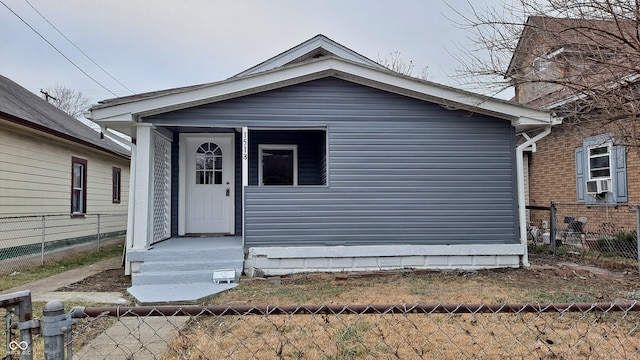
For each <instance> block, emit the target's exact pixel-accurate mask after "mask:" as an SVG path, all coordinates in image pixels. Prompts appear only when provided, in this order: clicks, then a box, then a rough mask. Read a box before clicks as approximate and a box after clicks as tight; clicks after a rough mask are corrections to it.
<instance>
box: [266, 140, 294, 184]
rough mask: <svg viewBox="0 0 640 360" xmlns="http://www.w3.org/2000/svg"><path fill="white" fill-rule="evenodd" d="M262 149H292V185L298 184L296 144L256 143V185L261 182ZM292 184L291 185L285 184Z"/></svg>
mask: <svg viewBox="0 0 640 360" xmlns="http://www.w3.org/2000/svg"><path fill="white" fill-rule="evenodd" d="M264 150H292V151H293V186H298V145H294V144H259V145H258V185H259V186H265V185H264V183H263V182H262V155H263V151H264ZM285 186H292V185H285Z"/></svg>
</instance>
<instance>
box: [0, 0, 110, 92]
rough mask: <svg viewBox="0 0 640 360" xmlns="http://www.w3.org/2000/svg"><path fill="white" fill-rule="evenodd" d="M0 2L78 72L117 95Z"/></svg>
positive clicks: (0, 0) (0, 1)
mask: <svg viewBox="0 0 640 360" xmlns="http://www.w3.org/2000/svg"><path fill="white" fill-rule="evenodd" d="M0 3H1V4H2V5H4V7H6V8H7V9H8V10H9V11H11V13H12V14H13V15H15V16H16V17H17V18H18V19H20V21H22V22H23V23H24V24H25V25H27V26H28V27H29V29H31V30H32V31H33V32H35V33H36V34H37V35H38V36H40V38H42V40H44V41H45V42H46V43H47V44H49V46H51V47H52V48H53V49H54V50H55V51H57V52H58V54H60V55H61V56H62V57H63V58H65V59H66V60H67V61H68V62H69V63H71V65H73V66H74V67H75V68H76V69H78V70H80V72H81V73H83V74H84V75H85V76H86V77H88V78H89V79H91V80H93V82H95V83H96V84H98V85H99V86H100V87H101V88H103V89H105V90H107V91H108V92H109V93H111V94H112V95H113V96H115V97H118V95H116V93H114V92H113V91H111V90H109V89H108V88H107V87H106V86H104V85H102V84H101V83H100V82H99V81H98V80H96V79H94V78H93V77H91V75H89V74H87V72H86V71H84V70H82V68H80V66H78V65H76V64H75V63H74V62H73V61H71V59H69V58H68V57H67V56H66V55H65V54H63V53H62V51H60V50H59V49H58V48H57V47H55V45H53V44H52V43H51V42H50V41H49V40H47V38H45V37H44V36H43V35H42V34H40V33H39V32H38V30H36V29H34V28H33V26H31V25H30V24H29V23H28V22H26V21H25V20H24V19H23V18H21V17H20V15H18V14H17V13H16V12H15V11H13V9H11V8H10V7H9V6H8V5H7V4H5V3H4V1H2V0H0Z"/></svg>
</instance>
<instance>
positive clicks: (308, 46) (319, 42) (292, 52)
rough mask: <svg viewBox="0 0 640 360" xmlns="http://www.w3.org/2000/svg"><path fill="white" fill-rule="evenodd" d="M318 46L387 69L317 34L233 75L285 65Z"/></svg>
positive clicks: (348, 58) (259, 71)
mask: <svg viewBox="0 0 640 360" xmlns="http://www.w3.org/2000/svg"><path fill="white" fill-rule="evenodd" d="M318 48H323V49H325V50H327V51H328V52H330V53H332V54H333V55H335V56H337V57H340V58H343V59H347V60H350V61H353V62H357V63H362V64H364V65H369V66H373V67H379V68H381V69H386V68H385V67H384V66H383V65H380V64H378V63H377V62H375V61H373V60H371V59H369V58H367V57H365V56H362V55H360V54H358V53H356V52H355V51H353V50H351V49H349V48H347V47H344V46H342V45H340V44H338V43H337V42H335V41H333V40H331V39H329V38H327V37H325V36H324V35H317V36H315V37H313V38H312V39H309V40H307V41H305V42H303V43H302V44H300V45H298V46H295V47H293V48H291V49H289V50H287V51H285V52H283V53H281V54H279V55H276V56H274V57H272V58H271V59H269V60H266V61H264V62H262V63H260V64H258V65H256V66H254V67H252V68H250V69H247V70H245V71H243V72H241V73H239V74H237V75H235V76H233V77H234V78H235V77H241V76H247V75H253V74H257V73H261V72H264V71H268V70H273V69H275V68H278V67H281V66H285V65H287V64H289V63H290V62H291V61H293V60H295V59H297V58H299V57H301V56H304V55H306V54H308V53H310V52H312V51H314V50H316V49H318Z"/></svg>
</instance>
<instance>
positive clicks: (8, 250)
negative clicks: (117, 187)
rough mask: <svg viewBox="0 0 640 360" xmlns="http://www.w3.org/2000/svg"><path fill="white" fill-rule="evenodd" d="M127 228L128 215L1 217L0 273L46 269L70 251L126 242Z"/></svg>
mask: <svg viewBox="0 0 640 360" xmlns="http://www.w3.org/2000/svg"><path fill="white" fill-rule="evenodd" d="M126 228H127V214H126V213H119V214H87V215H85V216H83V217H71V216H70V215H69V214H56V215H33V216H13V217H0V273H1V274H7V273H11V272H13V271H18V270H22V269H27V268H29V267H32V266H34V265H43V264H44V263H45V261H48V260H53V259H55V258H59V257H60V256H62V255H64V254H65V251H66V250H68V249H70V248H75V247H84V248H85V249H91V248H95V249H97V250H99V249H100V247H101V246H102V245H103V243H104V242H105V241H108V240H110V239H114V238H122V237H123V236H124V234H125V232H126Z"/></svg>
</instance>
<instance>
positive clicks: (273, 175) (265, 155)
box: [258, 144, 298, 186]
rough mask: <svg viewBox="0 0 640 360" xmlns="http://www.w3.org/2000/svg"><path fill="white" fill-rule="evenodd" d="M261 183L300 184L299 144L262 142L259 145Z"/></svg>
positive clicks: (266, 184) (262, 184)
mask: <svg viewBox="0 0 640 360" xmlns="http://www.w3.org/2000/svg"><path fill="white" fill-rule="evenodd" d="M258 156H259V161H258V179H259V185H261V186H269V185H292V186H297V185H298V146H297V145H273V144H261V145H259V146H258Z"/></svg>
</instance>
